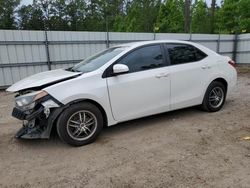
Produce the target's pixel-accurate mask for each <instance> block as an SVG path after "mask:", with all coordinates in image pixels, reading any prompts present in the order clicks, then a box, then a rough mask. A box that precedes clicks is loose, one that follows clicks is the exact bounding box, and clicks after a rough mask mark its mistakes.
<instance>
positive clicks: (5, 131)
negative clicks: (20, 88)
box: [0, 72, 250, 188]
mask: <svg viewBox="0 0 250 188" xmlns="http://www.w3.org/2000/svg"><path fill="white" fill-rule="evenodd" d="M12 100H13V95H10V94H7V93H5V92H1V93H0V128H1V129H0V187H93V188H96V187H114V188H119V187H232V188H233V187H249V185H250V141H243V140H241V138H242V137H244V136H250V73H248V72H246V73H244V74H240V75H239V80H238V84H237V87H236V88H235V89H234V91H233V92H232V93H231V94H230V95H229V96H228V99H227V102H226V104H225V106H224V108H223V109H222V110H221V111H219V112H217V113H206V112H202V111H199V110H198V109H196V108H188V109H183V110H178V111H174V112H169V113H164V114H161V115H156V116H152V117H147V118H143V119H139V120H135V121H130V122H126V123H122V124H119V125H116V126H113V127H110V128H106V129H105V130H104V131H103V133H102V134H101V136H100V137H99V138H98V139H97V141H96V142H95V143H93V144H91V145H88V146H84V147H78V148H75V147H70V146H68V145H65V144H63V143H62V142H61V141H60V140H59V138H58V137H57V136H56V135H55V136H53V137H52V138H51V139H50V140H16V139H14V138H13V136H14V134H15V133H16V132H17V130H18V129H19V128H20V126H21V123H20V122H19V121H17V120H15V119H13V118H12V117H11V116H10V113H11V110H12V107H13V104H12V102H11V101H12Z"/></svg>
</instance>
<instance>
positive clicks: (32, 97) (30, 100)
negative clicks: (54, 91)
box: [16, 90, 48, 110]
mask: <svg viewBox="0 0 250 188" xmlns="http://www.w3.org/2000/svg"><path fill="white" fill-rule="evenodd" d="M46 95H48V93H47V92H45V91H42V90H41V91H37V92H32V93H29V94H26V95H22V96H20V97H16V105H17V107H19V108H22V109H24V110H29V109H32V108H34V107H35V101H36V100H38V99H40V98H42V97H45V96H46Z"/></svg>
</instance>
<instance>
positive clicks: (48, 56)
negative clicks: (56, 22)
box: [44, 29, 51, 70]
mask: <svg viewBox="0 0 250 188" xmlns="http://www.w3.org/2000/svg"><path fill="white" fill-rule="evenodd" d="M44 34H45V41H44V43H45V50H46V56H47V65H48V69H49V70H51V61H50V54H49V41H48V33H47V29H45V30H44Z"/></svg>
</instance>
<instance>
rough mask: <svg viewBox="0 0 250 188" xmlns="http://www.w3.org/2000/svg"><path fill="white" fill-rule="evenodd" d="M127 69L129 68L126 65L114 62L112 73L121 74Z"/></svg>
mask: <svg viewBox="0 0 250 188" xmlns="http://www.w3.org/2000/svg"><path fill="white" fill-rule="evenodd" d="M128 71H129V68H128V66H127V65H123V64H116V65H114V66H113V74H122V73H126V72H128Z"/></svg>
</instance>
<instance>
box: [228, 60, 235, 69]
mask: <svg viewBox="0 0 250 188" xmlns="http://www.w3.org/2000/svg"><path fill="white" fill-rule="evenodd" d="M228 63H229V64H230V65H232V66H233V67H235V65H236V63H235V61H234V60H229V61H228Z"/></svg>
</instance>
